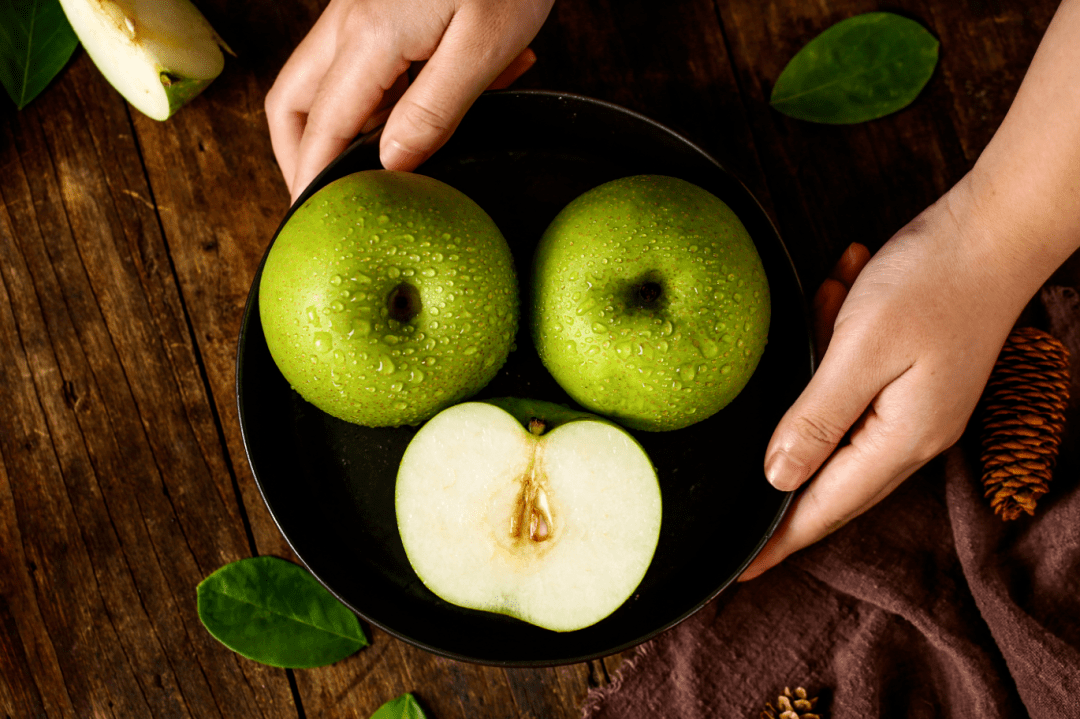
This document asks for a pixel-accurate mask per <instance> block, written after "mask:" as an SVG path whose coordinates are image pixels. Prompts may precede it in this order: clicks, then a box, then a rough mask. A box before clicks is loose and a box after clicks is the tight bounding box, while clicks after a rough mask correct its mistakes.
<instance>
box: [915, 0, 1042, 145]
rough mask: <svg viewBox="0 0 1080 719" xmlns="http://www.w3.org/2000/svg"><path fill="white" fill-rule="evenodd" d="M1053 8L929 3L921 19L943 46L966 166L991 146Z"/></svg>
mask: <svg viewBox="0 0 1080 719" xmlns="http://www.w3.org/2000/svg"><path fill="white" fill-rule="evenodd" d="M1055 7H1056V3H1051V2H1040V3H1026V2H1016V1H1015V0H995V1H993V2H970V3H964V4H953V3H942V2H928V3H926V10H925V16H926V17H927V18H930V22H931V23H932V26H933V30H934V33H935V35H937V36H938V38H939V39H940V40H941V48H942V51H941V75H942V80H943V84H944V85H945V86H946V87H947V88H948V91H949V94H950V96H951V100H952V101H951V102H949V103H946V104H945V106H946V107H948V108H949V111H950V116H951V118H952V122H953V125H954V126H955V127H956V131H957V134H958V137H959V140H960V144H961V147H962V148H963V152H964V159H965V160H966V161H967V163H968V164H974V162H975V160H976V159H978V157H979V153H981V152H982V150H983V148H984V147H986V145H987V143H989V142H990V138H991V137H993V135H994V132H995V131H996V130H997V128H998V125H1000V124H1001V121H1002V120H1003V119H1004V118H1005V113H1006V112H1007V111H1008V109H1009V105H1011V104H1012V100H1013V98H1014V97H1015V96H1016V91H1017V89H1018V88H1019V87H1020V82H1021V80H1023V78H1024V74H1025V73H1026V72H1027V67H1028V65H1029V64H1030V63H1031V58H1032V57H1034V55H1035V48H1036V47H1037V46H1038V44H1039V41H1040V40H1041V39H1042V36H1043V33H1045V32H1046V28H1047V26H1048V25H1049V24H1050V18H1051V17H1052V16H1053V13H1054V9H1055Z"/></svg>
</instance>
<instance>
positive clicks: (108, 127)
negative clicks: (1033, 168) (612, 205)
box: [0, 0, 1056, 719]
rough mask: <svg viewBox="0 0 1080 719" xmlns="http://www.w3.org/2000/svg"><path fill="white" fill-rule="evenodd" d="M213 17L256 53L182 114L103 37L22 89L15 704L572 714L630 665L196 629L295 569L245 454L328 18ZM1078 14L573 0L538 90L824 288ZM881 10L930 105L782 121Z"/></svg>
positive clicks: (61, 708) (16, 120)
mask: <svg viewBox="0 0 1080 719" xmlns="http://www.w3.org/2000/svg"><path fill="white" fill-rule="evenodd" d="M196 4H197V5H198V6H199V7H200V8H201V9H202V10H203V12H204V13H205V14H206V15H207V16H208V18H209V19H210V21H211V22H212V24H213V25H214V26H215V27H216V28H217V29H218V31H219V32H220V34H221V35H222V36H223V37H224V38H225V39H226V40H227V41H228V42H229V43H230V44H231V46H232V47H233V49H234V50H236V52H237V54H238V57H236V58H229V59H228V61H227V64H226V69H225V72H224V73H223V74H222V76H221V77H220V78H219V79H218V80H217V81H215V82H214V83H213V84H212V85H211V86H210V87H209V89H208V90H207V91H206V92H205V93H204V94H203V95H202V96H201V97H199V98H198V99H197V100H196V101H194V102H193V103H191V104H190V105H189V106H187V107H186V108H184V109H183V110H182V111H181V112H179V113H178V114H177V115H176V116H175V117H173V118H172V119H170V120H168V121H167V122H164V123H158V122H154V121H152V120H149V119H147V118H146V117H144V116H142V115H140V114H139V113H138V112H136V111H134V110H133V109H131V108H130V107H129V106H128V105H127V104H126V103H125V102H124V100H123V99H122V98H121V97H120V96H119V95H118V94H117V93H116V92H115V91H113V89H112V88H111V87H110V86H109V84H108V83H107V82H106V81H105V80H104V79H103V78H102V77H101V75H100V74H99V73H98V72H97V70H96V68H95V67H94V66H93V64H92V63H91V61H90V60H89V58H88V57H87V56H86V54H85V53H84V52H82V51H81V50H79V51H77V52H76V54H75V56H74V58H73V59H72V61H71V62H70V64H69V65H68V67H67V68H66V69H65V70H64V71H63V72H62V73H61V75H60V76H59V77H58V79H57V80H56V81H55V82H54V83H53V84H52V85H51V86H50V87H49V88H48V89H47V90H46V91H45V92H44V93H43V94H42V95H41V96H39V97H38V98H37V99H36V100H35V101H34V102H32V103H31V104H30V105H29V106H27V107H26V108H25V109H24V110H22V111H21V112H17V111H16V110H15V107H14V105H13V104H11V103H10V101H8V100H7V98H6V97H4V98H2V99H0V717H3V718H4V719H23V718H24V717H73V718H79V719H81V718H83V717H119V718H123V719H127V718H129V717H198V718H200V719H201V718H203V717H223V718H228V717H245V718H246V717H268V718H269V717H275V718H276V717H290V718H292V717H360V718H362V719H363V718H366V717H368V716H370V714H371V713H372V712H373V711H374V710H375V709H376V708H377V707H378V706H379V705H380V704H382V703H383V702H385V701H387V700H389V699H391V698H393V697H395V696H397V695H399V694H401V693H402V692H405V691H411V692H413V693H415V694H416V696H417V697H418V698H419V699H420V701H421V703H422V704H423V706H424V707H425V709H426V710H428V712H429V716H431V717H432V719H457V718H459V717H460V718H466V717H468V718H470V719H480V718H485V717H498V718H500V719H501V718H521V719H524V718H525V717H530V718H533V719H541V718H542V719H549V718H552V719H557V718H562V717H574V716H577V715H578V714H579V711H580V705H581V703H582V701H583V699H584V697H585V694H586V692H587V691H588V689H589V688H590V687H595V686H601V685H605V684H608V683H609V682H610V681H611V680H612V678H613V677H614V675H615V672H616V671H617V669H618V667H619V665H620V662H621V661H622V657H620V656H613V657H609V658H607V659H605V660H602V661H594V662H590V663H587V664H579V665H571V666H564V667H557V668H547V669H502V668H492V667H485V666H479V665H474V664H466V663H460V662H454V661H450V660H446V659H442V658H439V657H436V656H434V655H431V654H428V653H426V652H424V651H422V650H419V649H416V648H414V647H412V646H410V645H408V644H405V643H403V642H400V641H398V640H396V639H394V638H392V637H390V636H388V635H386V634H384V633H382V632H380V631H378V630H371V628H370V627H369V632H370V635H371V636H372V639H373V642H372V644H371V646H369V647H367V648H366V649H364V650H362V651H360V652H359V653H358V654H356V655H354V656H352V657H350V658H348V659H346V660H344V661H342V662H339V663H337V664H335V665H333V666H329V667H324V668H320V669H312V670H295V671H292V670H281V669H274V668H271V667H266V666H263V665H260V664H257V663H254V662H251V661H248V660H246V659H244V658H242V657H239V656H237V655H235V654H233V653H232V652H230V651H229V650H228V649H226V648H225V647H223V646H222V645H220V644H218V643H217V642H216V641H215V640H214V639H213V638H212V637H210V635H209V634H208V633H207V632H206V631H205V630H204V629H203V627H202V625H201V624H200V622H199V619H198V615H197V613H196V607H195V586H196V585H197V584H198V583H199V581H200V580H201V579H202V578H203V577H205V576H206V575H207V574H209V573H211V572H212V571H214V570H215V569H217V568H218V567H220V566H221V565H223V564H226V563H228V562H231V561H234V560H237V559H240V558H243V557H247V556H253V555H276V556H280V557H285V558H291V559H294V557H293V556H292V554H291V552H290V549H289V547H288V545H287V544H286V542H285V541H284V539H283V538H282V537H281V535H280V533H279V532H278V530H277V528H276V526H275V525H274V522H273V520H272V519H271V517H270V515H269V514H268V512H267V510H266V507H265V506H264V504H263V502H262V500H261V498H260V496H259V492H258V489H257V487H256V485H255V482H254V480H253V478H252V476H251V472H250V470H249V467H248V465H247V463H246V458H245V455H244V449H243V444H242V442H241V437H240V429H239V424H238V420H237V413H236V403H235V395H234V374H235V348H236V338H237V333H238V330H239V324H240V317H241V312H242V309H243V306H244V302H245V299H246V297H247V293H248V290H249V288H250V284H251V280H252V277H253V275H254V273H255V270H256V267H257V265H258V263H259V261H260V258H261V257H262V254H263V251H264V249H265V247H266V244H267V242H268V241H269V239H270V237H271V236H272V235H273V233H274V231H275V229H276V227H277V225H278V223H279V222H280V220H281V218H282V216H283V214H284V213H285V211H286V209H287V207H288V199H289V198H288V193H287V191H286V188H285V185H284V183H283V182H282V180H281V177H280V174H279V173H278V170H277V166H276V163H275V161H274V156H273V152H272V150H271V146H270V141H269V135H268V131H267V128H266V117H265V113H264V111H263V99H264V97H265V94H266V91H267V90H268V89H269V87H270V86H271V84H272V83H273V80H274V77H275V75H276V73H277V72H278V70H279V69H280V68H281V66H282V64H283V63H284V62H285V59H286V58H287V57H288V55H289V53H290V52H291V50H292V48H293V47H295V45H296V44H297V43H298V42H299V41H300V39H301V38H302V37H303V36H304V34H305V33H306V32H307V30H308V28H310V27H311V25H312V24H313V23H314V21H315V19H316V18H317V17H318V15H319V13H320V11H321V9H322V6H323V5H324V4H325V3H324V2H321V1H319V0H280V1H279V2H270V1H269V0H233V1H226V0H199V1H198V2H197V3H196ZM1055 6H1056V3H1054V2H1050V1H1049V0H968V1H967V2H954V1H952V0H903V1H901V2H897V3H891V4H888V5H887V6H883V5H880V4H878V3H875V2H870V1H869V0H837V1H836V2H821V1H818V2H801V1H799V0H770V1H768V2H764V3H762V2H756V1H752V0H727V1H722V0H716V1H713V0H669V2H665V3H656V2H649V1H647V0H557V2H556V5H555V8H554V10H553V11H552V13H551V16H550V18H549V19H548V21H547V23H546V24H545V26H544V27H543V29H542V30H541V32H540V34H539V36H538V37H537V38H536V40H535V42H534V43H533V47H534V49H535V50H536V52H537V55H538V56H539V62H538V63H537V65H536V66H535V67H534V69H533V70H531V71H530V72H529V73H528V74H527V75H526V76H525V77H524V78H522V80H521V81H520V82H519V83H518V87H525V88H543V89H552V90H559V91H567V92H574V93H580V94H584V95H589V96H593V97H597V98H600V99H604V100H609V101H612V102H615V103H618V104H621V105H624V106H626V107H629V108H631V109H633V110H636V111H639V112H641V113H643V114H645V115H647V116H649V117H652V118H654V119H656V120H658V121H660V122H662V123H664V124H667V125H668V126H670V127H672V128H674V129H675V130H677V131H679V132H681V133H683V134H684V135H686V136H687V137H688V138H690V139H691V140H693V141H694V142H696V143H697V144H699V145H700V146H702V147H703V148H705V149H706V150H707V151H708V152H710V153H712V154H713V155H714V156H715V157H717V158H718V159H719V160H720V161H721V162H722V163H723V164H724V165H726V166H727V167H728V168H729V169H730V170H732V171H733V172H734V173H735V174H736V175H737V176H739V177H741V178H742V179H743V180H744V182H745V183H746V184H747V185H748V186H749V187H750V189H751V191H753V192H754V193H755V194H756V195H757V196H758V198H759V199H760V200H761V202H762V203H763V204H764V205H765V207H766V208H767V210H768V211H769V212H770V214H771V215H772V216H773V218H774V220H775V221H776V223H777V225H778V227H779V228H780V233H781V236H783V237H784V238H785V241H786V242H787V245H788V247H789V250H790V252H791V254H792V256H793V258H794V260H795V263H796V266H797V268H798V270H799V272H800V274H801V276H802V280H803V282H804V286H805V287H807V288H814V287H816V286H817V285H818V283H819V282H820V281H821V279H822V278H823V277H824V276H825V273H826V272H827V271H828V268H829V267H831V265H832V264H833V262H834V261H835V259H836V258H837V256H838V255H839V254H840V253H841V252H842V251H843V249H844V248H845V247H846V246H847V245H848V244H849V243H850V242H852V241H859V242H863V243H864V244H867V245H868V246H870V248H871V249H876V248H877V247H879V246H880V245H881V244H882V243H883V242H884V241H885V240H887V239H888V238H889V237H890V236H891V235H892V234H893V233H894V232H895V231H896V230H898V229H899V228H900V227H901V226H902V225H903V224H904V223H906V222H907V221H908V220H910V219H911V218H912V217H914V216H915V215H916V214H917V213H918V212H919V211H920V210H922V209H923V208H925V207H926V206H927V205H928V204H930V203H932V202H933V201H934V200H935V199H936V198H937V197H938V196H939V195H940V194H941V193H942V192H944V191H945V190H947V189H948V188H949V187H950V186H951V185H952V184H953V183H955V182H956V181H957V180H958V179H959V178H960V177H961V176H963V174H964V173H965V172H966V171H967V170H968V169H969V168H970V167H971V166H972V164H973V163H974V161H975V159H976V158H977V157H978V155H979V152H980V151H981V149H982V148H983V147H984V146H985V145H986V143H987V142H988V141H989V139H990V137H991V136H992V134H993V132H994V130H995V128H996V127H997V125H998V124H999V123H1000V121H1001V119H1002V118H1003V117H1004V114H1005V112H1006V110H1007V109H1008V106H1009V103H1010V101H1011V100H1012V97H1013V95H1014V94H1015V92H1016V89H1017V87H1018V86H1019V83H1020V81H1021V79H1022V78H1023V74H1024V71H1025V68H1026V67H1027V64H1028V62H1029V61H1030V59H1031V57H1032V55H1033V54H1034V51H1035V48H1036V46H1037V44H1038V41H1039V38H1040V37H1041V35H1042V32H1043V31H1044V30H1045V28H1046V26H1047V24H1048V23H1049V20H1050V18H1051V16H1052V14H1053V11H1054V8H1055ZM881 9H888V10H892V11H896V12H900V13H902V14H905V15H907V16H909V17H912V18H914V19H916V20H918V21H919V22H921V23H923V24H924V25H925V26H926V27H928V28H929V29H930V30H931V31H932V32H933V33H934V35H935V36H937V37H938V38H939V39H940V40H941V61H940V64H939V66H938V69H937V70H936V71H935V73H934V75H933V77H932V79H931V81H930V83H929V85H928V86H927V87H926V89H925V90H924V92H923V93H922V95H921V96H920V97H919V98H918V99H917V100H916V102H915V103H914V104H913V105H911V106H910V107H909V108H907V109H905V110H904V111H902V112H900V113H897V114H894V115H891V116H889V117H887V118H883V119H881V120H877V121H874V122H870V123H866V124H862V125H854V126H841V127H836V126H823V125H813V124H810V123H805V122H800V121H796V120H792V119H790V118H787V117H785V116H782V115H780V114H778V113H776V112H775V111H773V110H772V109H770V107H769V105H768V97H769V93H770V90H771V87H772V83H773V81H774V80H775V79H776V77H777V76H778V75H779V73H780V71H781V69H782V68H783V67H784V65H785V64H786V63H787V61H788V60H789V59H790V58H791V56H792V55H793V54H794V53H795V52H796V51H797V50H798V49H799V48H800V47H801V46H802V45H803V44H805V43H806V42H807V41H808V40H809V39H810V38H812V37H813V36H814V35H816V34H817V33H819V32H820V31H822V30H824V29H825V28H827V27H828V26H829V25H831V24H832V23H834V22H836V21H838V20H841V19H843V18H846V17H849V16H851V15H853V14H856V13H860V12H865V11H871V10H881ZM765 689H767V688H763V690H765Z"/></svg>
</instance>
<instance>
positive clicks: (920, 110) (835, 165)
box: [717, 0, 964, 291]
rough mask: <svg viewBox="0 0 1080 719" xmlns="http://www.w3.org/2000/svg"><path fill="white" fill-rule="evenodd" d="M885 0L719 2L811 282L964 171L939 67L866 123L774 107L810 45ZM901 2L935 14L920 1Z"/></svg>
mask: <svg viewBox="0 0 1080 719" xmlns="http://www.w3.org/2000/svg"><path fill="white" fill-rule="evenodd" d="M878 9H879V8H878V6H877V5H876V4H875V3H872V2H869V0H845V1H844V2H838V3H829V4H828V6H827V7H826V6H824V5H823V4H818V3H800V2H795V1H794V0H780V1H778V2H773V3H770V4H769V5H767V6H765V7H762V6H760V5H759V4H758V3H754V2H749V1H748V0H739V1H736V2H731V3H717V11H718V12H719V14H720V16H721V18H722V21H723V25H724V30H725V34H726V37H727V41H728V45H729V47H730V48H731V55H732V58H733V60H734V62H735V71H736V74H737V76H738V78H739V85H740V87H741V88H742V90H743V99H744V102H745V104H746V108H747V113H748V116H749V118H750V126H751V128H752V132H753V135H754V140H755V144H756V146H757V148H758V153H759V156H760V158H761V162H762V166H763V168H764V172H765V175H766V177H768V180H769V188H770V191H771V194H772V198H773V206H774V208H775V212H776V216H777V219H778V222H779V225H780V230H781V235H782V236H783V237H784V238H785V240H786V242H787V245H788V249H789V250H790V251H791V253H792V256H793V258H794V260H795V263H796V266H797V267H799V268H800V270H801V272H802V275H803V281H804V285H805V286H806V287H807V288H808V290H811V291H812V290H813V288H816V287H817V285H818V284H819V283H820V281H821V280H822V279H823V278H824V276H825V274H826V273H827V272H828V270H829V269H830V268H831V266H832V263H833V262H834V261H835V258H836V257H837V256H838V255H839V253H840V252H842V251H843V249H844V248H845V247H847V245H848V244H849V243H851V242H854V241H858V242H862V243H864V244H866V245H868V246H869V247H870V248H871V249H872V250H874V249H876V248H877V247H879V246H880V245H881V244H882V243H883V242H884V241H885V240H887V239H888V238H889V237H890V236H891V235H892V234H893V233H894V232H895V231H896V230H898V229H899V228H900V227H901V226H902V225H904V224H905V223H906V222H907V221H909V220H910V219H911V218H913V217H914V216H915V215H916V214H918V213H919V212H920V211H921V210H923V209H924V208H925V207H927V206H928V205H929V204H930V203H932V202H933V201H935V200H936V199H937V198H938V197H939V196H940V195H941V194H942V193H943V192H944V191H945V190H947V189H948V188H949V187H950V186H951V185H952V184H953V183H954V182H955V181H956V180H958V179H959V177H960V176H962V174H963V172H964V168H963V155H962V152H961V150H960V146H959V143H958V141H957V138H956V133H955V130H954V129H953V127H952V124H951V123H950V122H949V119H948V118H947V117H945V116H943V115H942V114H941V113H940V111H939V109H938V108H939V107H941V103H942V101H943V93H946V92H947V89H946V88H945V87H944V86H943V84H942V81H941V74H940V72H938V73H935V75H934V77H932V78H931V81H930V84H929V85H928V86H927V88H926V89H925V90H924V94H923V96H921V97H920V98H919V99H917V100H916V101H915V102H914V103H913V104H912V105H911V106H909V107H908V108H906V109H905V110H903V111H901V112H899V113H896V114H893V115H890V116H888V117H886V118H882V119H879V120H875V121H873V122H869V123H862V124H858V125H818V124H815V123H809V122H804V121H800V120H795V119H792V118H789V117H786V116H784V115H781V114H780V113H778V112H776V111H775V110H772V109H771V108H770V106H769V104H768V101H769V95H770V93H771V91H772V84H773V83H774V82H775V80H776V78H777V77H779V75H780V72H781V70H783V68H784V66H785V65H786V64H787V62H788V61H789V60H790V59H791V58H792V57H793V56H794V55H795V53H796V52H798V50H799V49H801V48H802V47H803V45H805V44H806V43H807V42H809V41H810V40H811V39H812V38H813V37H815V36H816V35H817V34H819V33H820V32H822V31H823V30H825V29H826V28H828V27H830V26H831V25H832V24H833V23H835V22H838V21H839V20H842V19H844V18H846V17H850V16H852V15H855V14H858V13H861V12H868V11H872V10H878ZM896 10H897V11H898V12H901V13H906V14H907V15H909V16H912V17H915V18H917V19H919V20H920V21H922V22H924V24H925V23H927V21H928V19H927V18H926V17H925V13H923V12H922V8H921V6H920V5H919V4H918V3H914V2H908V3H901V4H900V6H899V7H898V8H896ZM930 29H931V30H932V31H933V30H934V28H933V27H931V28H930ZM916 178H917V179H916ZM863 188H873V189H874V193H875V194H874V195H873V196H868V195H867V194H866V192H865V191H863Z"/></svg>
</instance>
